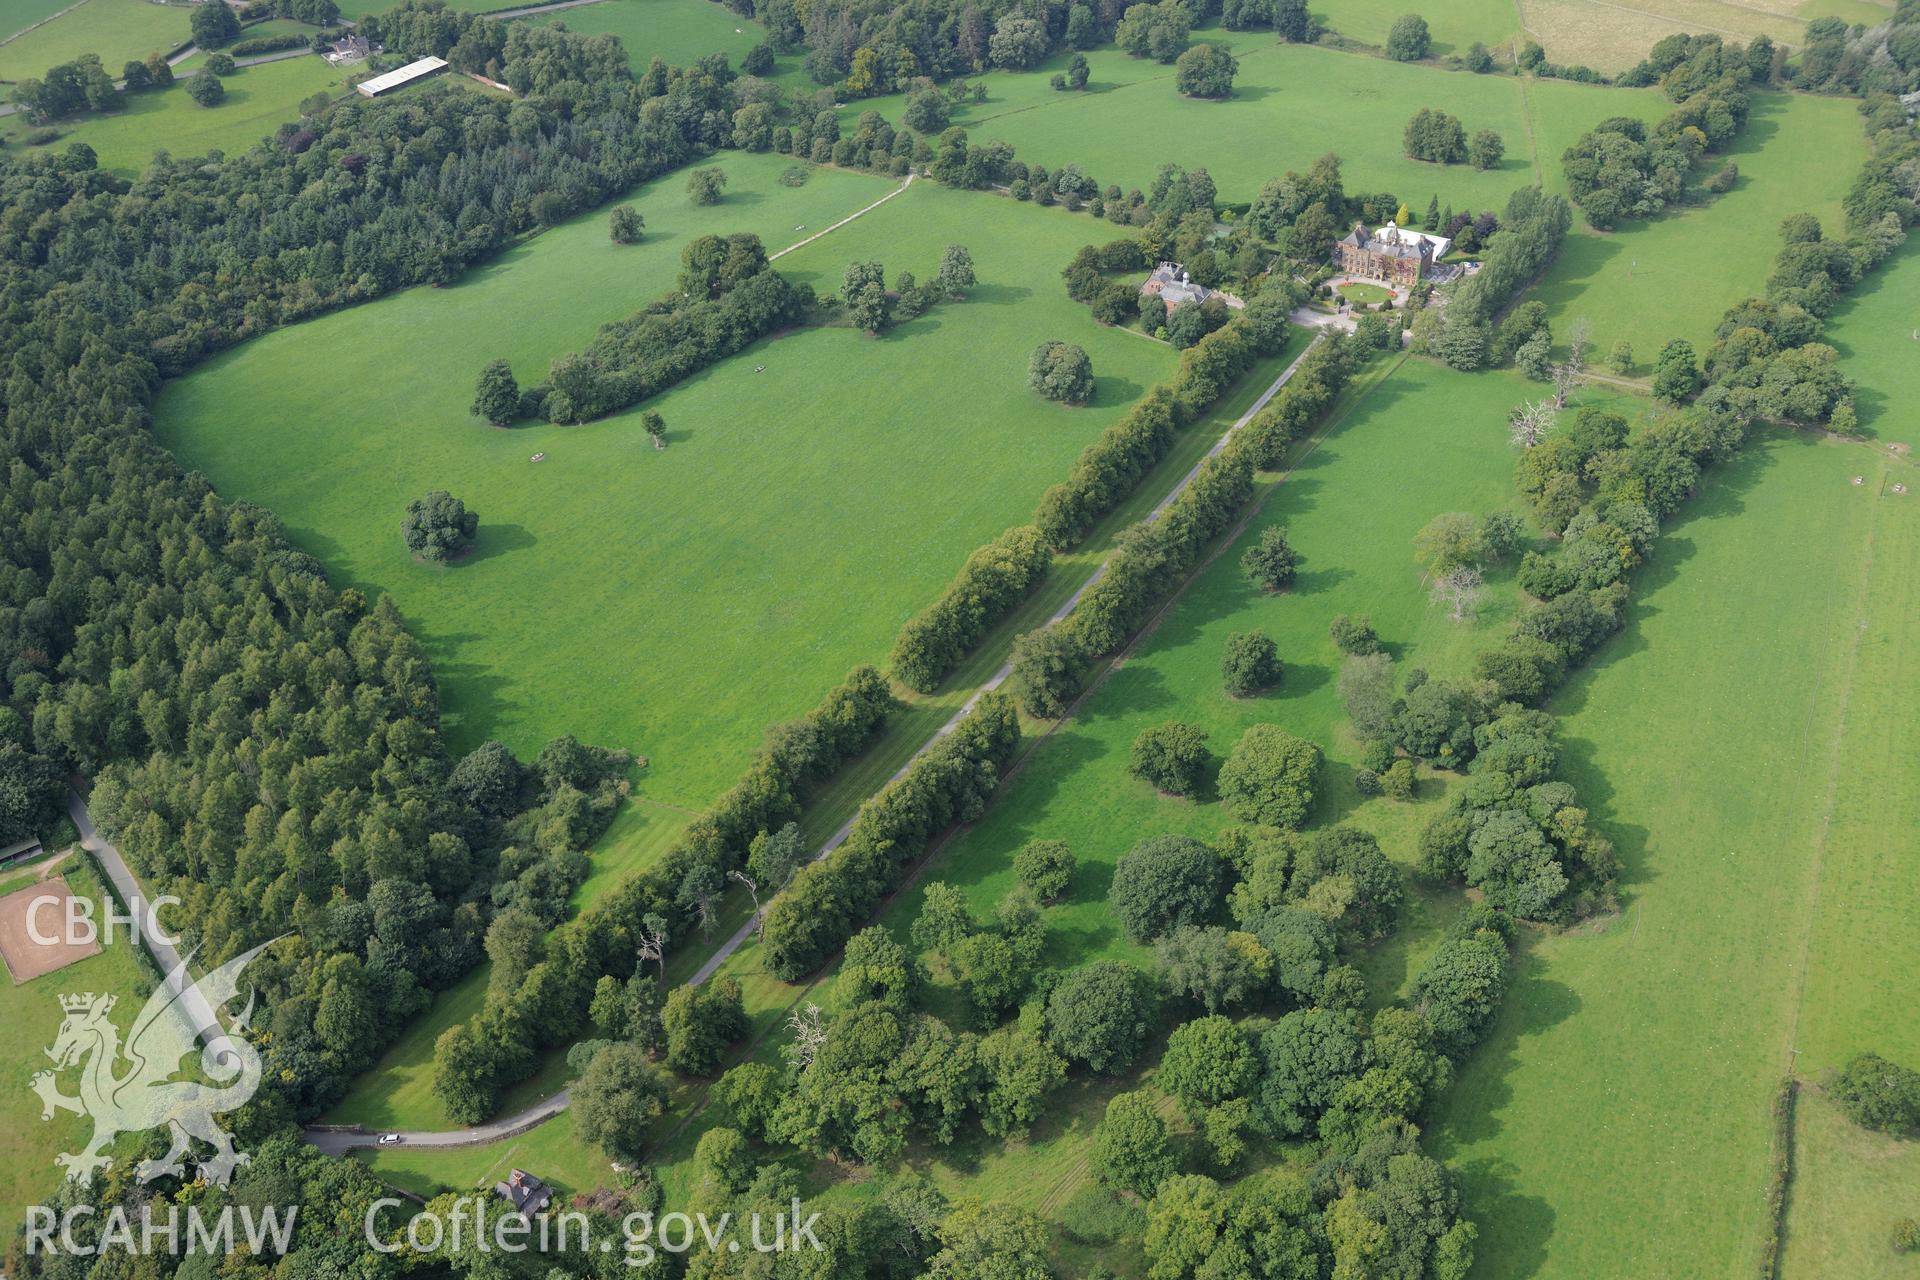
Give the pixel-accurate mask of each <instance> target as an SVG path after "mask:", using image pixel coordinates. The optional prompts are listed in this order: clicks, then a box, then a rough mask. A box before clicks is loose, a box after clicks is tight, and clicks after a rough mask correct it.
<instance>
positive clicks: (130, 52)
mask: <svg viewBox="0 0 1920 1280" xmlns="http://www.w3.org/2000/svg"><path fill="white" fill-rule="evenodd" d="M42 8H43V6H42V4H41V2H40V0H31V8H29V9H28V10H27V13H26V15H25V16H26V18H27V20H26V21H24V22H22V23H20V24H19V26H15V25H14V23H13V22H12V21H11V19H10V18H8V19H0V27H4V28H5V29H6V30H8V31H19V30H20V27H24V26H27V25H30V23H32V22H37V21H39V20H40V19H42V18H45V17H47V16H49V15H50V14H52V13H58V12H59V11H60V9H61V8H62V6H59V5H55V6H53V7H52V8H51V9H47V10H46V12H41V9H42ZM191 12H192V6H190V5H174V4H155V3H153V0H85V3H84V4H81V5H78V6H76V7H74V8H73V9H72V10H70V11H68V12H65V13H61V14H60V16H59V17H58V18H55V19H54V20H53V21H51V22H49V23H47V24H46V25H45V26H41V27H35V28H34V29H33V30H32V31H28V32H26V33H25V34H22V35H20V36H19V37H18V38H17V39H13V40H8V41H7V42H6V43H4V44H0V80H31V79H37V78H39V77H40V76H42V75H44V74H45V73H46V71H47V68H49V67H57V66H59V65H60V64H61V63H63V62H71V61H73V60H74V59H75V58H77V57H79V56H80V55H81V54H83V53H97V54H99V55H100V62H101V64H102V65H103V66H105V67H106V69H107V72H108V74H109V75H112V76H114V77H116V78H117V77H118V76H119V75H120V68H121V67H122V66H124V65H125V64H126V62H127V60H128V59H130V58H144V57H146V56H147V55H148V54H149V53H152V52H154V51H155V50H158V51H160V52H162V53H166V52H168V51H170V50H172V49H174V48H176V47H178V46H180V45H183V44H185V43H187V42H188V41H189V40H190V39H192V38H193V33H192V31H191V30H190V29H189V28H188V25H187V19H188V15H189V14H190V13H191Z"/></svg>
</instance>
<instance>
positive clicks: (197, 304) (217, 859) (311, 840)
mask: <svg viewBox="0 0 1920 1280" xmlns="http://www.w3.org/2000/svg"><path fill="white" fill-rule="evenodd" d="M538 39H541V40H546V41H550V42H551V48H550V49H548V50H547V52H548V53H554V51H570V52H571V53H572V54H573V55H575V56H568V57H562V56H558V54H557V53H555V56H551V57H548V56H542V55H540V54H537V53H534V52H531V51H530V49H531V47H530V46H520V45H514V48H513V49H511V50H509V51H508V53H507V56H508V59H509V65H510V66H511V65H518V63H517V62H516V61H515V58H516V57H517V56H518V54H519V53H520V52H524V55H525V59H527V60H531V61H533V62H535V63H537V64H538V65H537V67H535V68H533V69H530V70H528V71H527V76H528V77H529V83H530V84H532V85H535V86H539V87H551V88H553V89H554V91H555V96H554V97H551V98H550V97H546V96H543V94H542V93H541V92H540V91H539V90H538V88H536V92H535V93H534V96H533V97H531V98H529V99H528V100H525V101H521V102H515V103H511V104H509V103H504V102H499V101H490V100H486V99H483V98H481V97H479V96H477V95H471V94H465V93H460V92H457V91H454V92H447V91H433V92H428V93H423V94H421V95H418V96H416V97H414V98H412V99H411V100H410V101H408V102H407V103H406V104H404V105H387V104H379V105H374V104H364V103H361V102H358V101H350V102H347V103H343V104H340V105H338V106H335V107H334V108H332V109H330V110H328V111H327V112H325V113H324V114H322V115H319V116H312V117H307V118H304V119H302V120H301V121H299V122H297V123H290V124H288V125H286V126H284V127H283V128H282V130H281V132H280V134H279V136H278V139H277V143H276V145H272V146H269V147H267V148H264V149H257V150H254V151H251V152H248V153H247V154H245V155H243V156H236V157H231V158H227V159H222V160H218V161H215V162H212V163H200V162H195V163H191V164H185V163H173V162H164V161H163V162H159V163H156V164H155V165H154V166H153V167H151V168H150V169H149V170H148V171H147V172H146V173H144V174H143V175H142V176H141V177H140V178H139V179H137V180H135V181H132V182H127V181H125V180H122V179H119V178H115V177H112V176H109V175H107V174H104V173H101V172H99V171H98V170H96V169H95V168H94V167H93V165H92V163H91V157H90V155H89V154H88V153H86V152H85V150H84V149H83V148H76V149H74V150H73V151H71V152H69V153H68V154H67V155H65V156H56V155H41V156H34V157H29V158H27V159H24V160H22V159H17V158H12V157H5V158H0V306H4V308H5V312H6V317H7V323H6V324H5V326H4V337H3V338H0V344H4V355H5V359H6V368H7V376H6V378H5V381H4V384H0V406H3V407H4V411H5V431H6V451H7V456H8V458H9V471H8V476H7V486H6V491H5V495H4V497H3V498H0V507H3V508H4V511H3V512H0V516H3V517H4V518H3V519H0V525H3V526H4V532H0V545H4V547H5V555H4V556H0V576H3V577H4V582H5V589H4V591H3V592H0V599H3V600H4V605H3V606H0V636H3V637H4V639H3V640H0V649H3V650H4V652H6V653H7V654H8V655H9V658H8V665H7V667H6V669H5V674H4V680H3V682H0V700H3V701H4V706H5V709H4V714H0V762H3V763H4V765H5V770H6V772H5V786H4V788H3V789H0V794H3V795H4V796H5V797H6V798H7V803H6V805H5V806H4V808H0V815H4V817H5V820H6V821H7V823H8V828H7V829H8V831H9V832H17V831H19V830H23V829H32V828H34V827H44V824H45V823H46V822H47V821H48V820H49V817H50V815H51V813H52V812H54V811H55V809H56V808H57V806H58V805H59V804H60V790H59V782H58V779H59V778H60V777H61V776H63V775H68V774H72V775H79V776H85V777H89V778H95V779H97V780H98V784H99V785H98V787H97V789H96V792H95V797H94V804H95V808H96V812H97V816H98V818H99V820H100V822H101V825H102V826H103V828H104V829H105V830H106V831H107V832H108V833H109V835H110V836H112V837H113V838H114V839H115V840H116V841H117V842H118V843H119V844H120V845H121V846H122V848H123V849H124V851H125V852H126V854H127V856H128V857H129V858H130V859H131V860H132V861H133V862H134V864H135V866H136V867H137V868H138V869H139V870H140V871H142V872H143V873H144V874H145V875H147V876H149V877H150V878H151V880H152V882H154V883H155V887H156V889H158V890H161V891H169V890H171V891H177V892H180V893H181V894H182V896H183V897H185V898H186V900H187V903H188V906H187V908H186V910H185V917H186V918H185V920H184V921H182V922H180V923H184V924H185V925H186V926H187V930H186V932H187V936H188V938H189V940H190V941H194V942H198V943H200V944H201V945H202V947H203V951H202V956H203V958H204V959H217V958H222V957H224V956H227V955H230V954H233V953H236V952H238V951H240V950H242V949H244V948H245V947H247V946H249V945H251V944H253V943H256V942H260V941H264V940H265V939H267V938H270V937H273V936H276V935H278V934H280V933H283V932H287V931H289V930H290V929H292V930H294V931H295V933H296V936H295V938H294V939H293V940H291V941H289V942H288V943H285V944H282V946H281V947H279V948H276V949H275V951H274V952H273V953H272V956H273V959H272V970H273V971H272V973H271V975H270V976H268V978H267V983H266V989H267V993H268V995H269V996H270V998H271V999H272V1002H273V1005H274V1008H275V1010H276V1012H275V1023H274V1030H275V1035H274V1037H273V1040H272V1045H271V1048H270V1051H269V1059H270V1064H271V1065H272V1068H273V1070H272V1071H271V1072H270V1074H272V1075H274V1076H280V1077H281V1078H283V1079H284V1080H285V1081H286V1084H285V1086H284V1088H283V1090H282V1092H281V1095H280V1096H277V1097H276V1098H274V1099H273V1101H272V1102H271V1103H265V1102H257V1103H256V1104H255V1105H256V1106H286V1107H290V1108H291V1109H292V1110H293V1112H294V1113H296V1114H310V1113H311V1112H312V1111H313V1110H314V1109H315V1108H316V1107H317V1106H318V1105H319V1104H321V1103H323V1102H325V1101H326V1100H328V1099H330V1098H331V1097H333V1096H335V1095H336V1094H337V1092H338V1090H339V1089H340V1087H341V1085H342V1083H343V1081H344V1080H345V1079H346V1078H347V1076H349V1075H350V1074H351V1073H352V1072H353V1071H354V1070H356V1069H358V1068H359V1067H361V1066H363V1065H365V1064H366V1062H368V1061H369V1060H370V1058H371V1056H372V1055H373V1054H374V1053H375V1052H376V1051H377V1050H378V1048H379V1047H380V1046H381V1045H382V1044H383V1043H384V1042H385V1041H386V1040H387V1039H388V1038H390V1037H391V1036H392V1034H393V1033H394V1032H395V1031H396V1030H397V1029H398V1027H399V1026H400V1024H401V1023H402V1022H403V1021H404V1019H405V1018H406V1017H407V1016H408V1015H409V1014H410V1012H412V1011H413V1010H416V1009H417V1008H418V1007H420V1004H421V1003H422V1001H423V999H424V994H423V993H424V992H425V991H427V990H431V989H433V988H437V987H440V986H444V985H445V984H446V983H447V982H449V981H451V980H452V979H453V978H455V977H457V976H459V975H460V974H461V973H462V972H464V971H465V970H466V969H468V968H470V967H471V966H472V964H473V963H474V962H475V960H477V959H478V958H479V955H480V953H481V946H482V940H483V938H484V936H485V933H486V930H487V928H488V923H489V921H490V920H491V919H492V918H493V916H494V915H495V914H496V913H498V912H501V911H505V910H508V909H511V908H516V907H517V908H523V909H525V910H528V911H529V912H531V913H532V914H534V915H535V916H536V917H538V918H541V919H543V920H546V921H548V922H549V923H550V922H552V921H553V920H555V919H557V917H558V915H559V913H560V911H561V910H562V907H563V904H564V902H565V900H566V897H567V895H568V893H569V892H570V891H571V889H572V887H573V885H574V884H576V883H577V882H578V880H579V878H580V876H581V875H582V874H583V862H582V860H581V856H580V850H582V849H583V848H584V847H585V846H586V845H587V844H588V843H589V841H590V840H591V838H592V837H593V835H594V834H595V832H596V831H597V830H598V827H599V825H600V824H602V823H603V822H604V820H605V818H606V817H607V816H608V813H609V811H610V807H611V805H612V803H613V802H614V800H615V793H616V790H617V788H618V787H619V786H620V785H621V784H620V782H619V781H618V775H620V774H622V773H623V772H624V770H623V769H622V768H621V767H620V760H621V758H620V757H618V756H607V755H605V754H604V753H599V752H595V751H589V750H587V749H584V748H578V747H575V746H573V745H572V744H571V743H569V742H562V743H559V744H556V745H555V747H553V748H551V749H550V750H549V751H548V752H547V753H545V754H543V755H542V757H541V760H540V761H538V762H536V764H535V767H534V768H533V769H531V770H522V769H521V767H520V766H519V765H518V764H517V763H515V762H512V761H511V760H510V758H509V759H497V758H496V759H491V760H486V761H467V762H461V763H460V764H459V765H458V766H457V767H456V765H455V762H452V761H450V760H448V759H447V757H446V753H445V750H444V748H443V746H442V745H441V741H440V737H439V733H438V720H439V711H438V703H437V696H436V693H435V689H434V684H433V678H432V673H431V671H430V670H429V668H428V665H427V663H426V661H425V659H424V658H423V656H422V655H421V653H420V651H419V648H418V646H417V645H416V644H415V642H414V641H413V640H412V639H411V638H410V637H409V636H408V635H407V634H406V632H405V629H404V627H403V626H402V624H401V622H400V620H399V619H398V617H397V616H396V615H395V613H394V611H393V609H392V607H391V606H390V605H389V604H387V603H386V602H385V601H384V600H368V599H365V598H363V597H362V596H361V595H360V594H359V593H357V592H354V591H345V592H342V591H337V590H335V589H333V588H332V587H330V586H328V585H327V583H326V581H325V579H324V577H323V574H322V570H321V567H320V565H319V564H317V563H316V562H315V561H313V560H312V559H311V558H310V557H308V556H306V555H304V554H302V553H301V552H299V551H297V550H295V549H294V548H293V547H291V546H290V545H289V544H288V542H287V541H286V539H285V537H284V534H283V533H282V531H281V529H280V527H279V525H278V523H277V522H276V521H275V520H274V518H273V517H272V516H271V515H269V514H268V513H266V512H263V511H261V510H259V509H258V508H255V507H252V506H249V505H247V504H245V503H228V502H225V501H222V500H221V499H220V498H219V497H217V496H216V495H214V494H213V493H212V492H211V491H210V490H209V489H208V487H207V486H206V484H205V482H204V481H202V480H201V479H199V478H198V477H197V476H193V475H189V474H186V473H183V472H182V471H181V470H180V469H179V467H178V465H177V464H176V463H175V462H174V461H173V459H172V458H171V457H170V456H168V455H167V454H166V453H165V451H164V450H161V449H160V448H159V447H157V446H156V445H155V444H153V442H152V441H151V439H150V437H149V436H148V434H147V405H148V402H149V400H150V397H151V396H152V394H153V392H154V390H155V388H156V387H157V386H158V384H159V381H160V379H161V378H163V377H166V376H170V375H172V374H176V373H179V372H181V371H182V370H184V369H186V368H187V367H189V366H190V365H191V364H192V363H193V362H195V361H196V360H198V359H199V358H200V357H202V356H203V355H205V354H207V353H208V352H211V351H214V350H218V349H220V348H222V347H224V346H227V345H230V344H232V343H234V342H237V341H240V340H243V339H245V338H247V337H249V336H252V335H254V334H256V333H259V332H261V331H263V330H265V329H267V328H270V327H273V326H275V325H278V324H283V323H288V322H291V321H293V320H297V319H300V318H302V317H304V316H308V315H312V314H314V313H316V312H319V311H322V310H325V309H327V308H330V307H334V306H339V305H342V304H345V303H350V302H355V301H360V300H363V299H366V298H371V297H376V296H378V295H380V294H382V293H384V292H387V291H389V290H392V289H395V288H399V287H404V286H406V285H411V284H417V283H426V282H438V281H443V280H447V279H450V278H452V276H454V275H455V274H457V273H458V272H459V271H460V270H461V269H463V268H464V267H466V266H467V265H469V264H471V263H473V262H475V261H478V260H480V259H482V258H484V257H486V256H487V255H489V254H491V253H493V252H495V251H497V250H498V249H499V248H500V247H501V246H503V245H504V244H506V243H508V242H509V241H510V240H511V239H512V238H513V237H514V236H516V235H519V234H521V233H524V232H526V231H529V230H533V229H535V228H537V227H539V226H541V225H544V224H546V223H549V222H552V221H555V220H557V219H559V218H562V217H565V216H566V215H568V214H570V213H572V212H574V211H576V210H578V209H580V208H583V207H587V206H589V205H593V204H597V203H599V202H601V201H604V200H605V199H607V198H608V197H609V196H611V195H613V194H615V193H617V192H619V191H621V190H624V189H626V188H627V187H629V186H631V185H632V184H633V183H635V182H637V181H639V180H641V179H643V178H645V177H648V176H651V175H653V174H656V173H659V172H662V171H664V170H666V169H669V168H672V167H675V166H677V165H679V164H680V163H682V162H684V161H685V160H686V159H687V158H688V157H689V156H691V155H692V154H694V153H695V152H696V150H697V149H698V148H699V147H700V145H701V144H700V143H699V142H698V140H697V138H696V137H695V136H693V133H694V131H697V129H698V127H699V122H700V120H701V119H702V118H703V116H704V114H705V113H706V111H707V109H708V105H709V103H710V102H711V101H713V100H714V95H716V94H721V93H722V91H721V90H720V89H718V88H716V87H715V86H712V85H711V84H708V83H706V82H704V81H702V80H701V79H700V78H699V77H698V76H691V75H685V74H681V73H675V74H673V75H672V76H670V77H668V78H667V83H665V84H664V85H663V86H662V92H660V93H658V94H655V95H652V96H649V95H648V94H647V93H646V91H645V90H644V89H643V88H642V87H641V86H639V85H637V84H635V83H634V82H633V81H632V80H631V78H630V77H628V76H627V74H626V72H625V63H624V60H620V61H619V63H618V67H617V74H616V73H615V72H614V71H612V70H609V69H608V68H607V67H605V66H600V65H598V64H595V63H594V62H593V61H592V59H591V50H585V49H582V48H580V47H579V46H581V45H583V44H584V43H585V42H580V41H577V40H576V39H575V38H572V37H565V36H561V35H557V34H552V33H549V34H547V35H545V36H542V37H538ZM509 44H510V45H513V44H514V42H512V41H509ZM575 72H577V73H579V74H590V75H591V77H592V83H593V86H594V87H593V88H592V89H591V90H590V91H589V90H588V89H587V88H586V86H585V83H584V82H583V81H580V80H577V79H569V78H568V76H569V74H570V73H575ZM476 772H484V773H490V774H491V775H493V776H492V777H491V778H490V780H489V781H487V782H486V783H485V785H484V786H481V785H477V784H476V783H475V782H474V774H475V773H476ZM516 815H517V816H516ZM296 1066H297V1069H295V1068H296ZM281 1067H285V1068H287V1070H286V1071H285V1073H284V1075H283V1076H282V1074H281V1072H280V1070H279V1068H281Z"/></svg>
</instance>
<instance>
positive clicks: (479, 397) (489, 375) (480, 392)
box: [473, 360, 520, 427]
mask: <svg viewBox="0 0 1920 1280" xmlns="http://www.w3.org/2000/svg"><path fill="white" fill-rule="evenodd" d="M473 412H474V413H475V414H477V415H478V416H480V417H482V418H485V419H486V420H487V421H488V422H491V423H492V424H493V425H494V426H496V427H504V426H507V425H508V424H509V423H511V422H512V421H513V420H514V418H515V417H516V416H518V415H519V412H520V384H519V383H518V382H515V381H514V378H513V366H512V365H510V364H508V363H507V362H506V361H505V360H492V361H489V362H488V363H487V366H486V368H484V369H482V370H480V381H479V383H478V384H477V385H476V386H475V387H474V391H473Z"/></svg>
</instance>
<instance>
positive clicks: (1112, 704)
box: [1054, 662, 1179, 738]
mask: <svg viewBox="0 0 1920 1280" xmlns="http://www.w3.org/2000/svg"><path fill="white" fill-rule="evenodd" d="M1178 701H1179V700H1178V699H1177V698H1175V697H1174V695H1173V694H1172V693H1171V692H1170V691H1169V690H1168V689H1167V681H1166V677H1165V676H1163V675H1161V674H1160V672H1159V671H1158V670H1157V669H1155V668H1153V667H1150V666H1147V665H1145V664H1143V663H1140V662H1128V663H1126V664H1125V665H1123V666H1121V667H1118V668H1116V669H1115V670H1114V671H1113V673H1112V674H1111V675H1109V676H1108V677H1107V682H1106V685H1105V686H1104V687H1103V688H1102V689H1101V690H1100V691H1099V693H1098V694H1097V695H1095V696H1094V697H1090V698H1088V699H1087V700H1086V702H1085V703H1084V704H1082V705H1081V706H1080V708H1079V709H1078V710H1077V711H1076V712H1075V714H1074V719H1076V720H1078V721H1080V722H1081V723H1083V724H1098V723H1100V722H1101V721H1103V720H1129V719H1132V718H1133V717H1135V716H1144V715H1147V714H1150V713H1154V712H1163V711H1166V710H1168V709H1169V708H1171V707H1173V706H1174V705H1175V704H1176V703H1177V702H1178ZM1054 736H1055V737H1056V738H1058V737H1061V736H1063V735H1062V733H1056V734H1055V735H1054Z"/></svg>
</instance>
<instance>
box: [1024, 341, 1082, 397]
mask: <svg viewBox="0 0 1920 1280" xmlns="http://www.w3.org/2000/svg"><path fill="white" fill-rule="evenodd" d="M1027 385H1028V386H1030V387H1032V388H1033V389H1034V391H1036V392H1037V393H1039V394H1040V395H1042V396H1044V397H1046V398H1047V399H1048V400H1055V401H1059V402H1060V403H1062V404H1085V403H1086V402H1087V401H1088V400H1091V399H1092V398H1093V361H1091V360H1089V359H1088V358H1087V353H1086V351H1085V350H1083V349H1082V348H1080V347H1077V346H1075V345H1074V344H1073V343H1071V342H1058V341H1052V342H1043V343H1041V344H1040V345H1039V346H1037V347H1035V348H1034V349H1033V356H1032V358H1031V359H1029V360H1028V362H1027Z"/></svg>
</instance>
